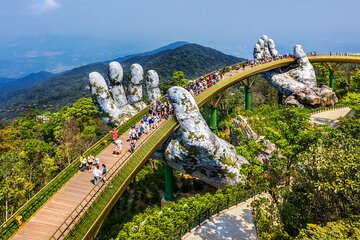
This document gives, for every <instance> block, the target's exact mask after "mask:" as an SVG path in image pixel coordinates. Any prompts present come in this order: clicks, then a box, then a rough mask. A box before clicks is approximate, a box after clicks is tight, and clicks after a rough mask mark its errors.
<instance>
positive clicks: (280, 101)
mask: <svg viewBox="0 0 360 240" xmlns="http://www.w3.org/2000/svg"><path fill="white" fill-rule="evenodd" d="M283 98H284V94H282V93H281V92H278V104H279V105H282V104H283Z"/></svg>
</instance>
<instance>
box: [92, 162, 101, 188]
mask: <svg viewBox="0 0 360 240" xmlns="http://www.w3.org/2000/svg"><path fill="white" fill-rule="evenodd" d="M101 174H102V171H101V170H100V167H99V165H97V166H96V168H94V171H93V177H94V180H93V182H94V185H96V184H98V182H99V181H100V176H101Z"/></svg>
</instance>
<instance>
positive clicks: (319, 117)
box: [310, 107, 353, 126]
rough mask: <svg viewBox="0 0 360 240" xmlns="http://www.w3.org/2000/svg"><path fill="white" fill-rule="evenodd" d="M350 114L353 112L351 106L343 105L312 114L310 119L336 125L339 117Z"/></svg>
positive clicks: (316, 122) (318, 122)
mask: <svg viewBox="0 0 360 240" xmlns="http://www.w3.org/2000/svg"><path fill="white" fill-rule="evenodd" d="M351 114H353V110H351V108H349V107H343V108H336V109H332V110H327V111H323V112H319V113H315V114H312V115H311V116H310V119H311V121H312V122H313V123H315V124H329V125H331V126H336V125H337V123H338V122H339V119H340V118H341V117H346V116H348V115H351Z"/></svg>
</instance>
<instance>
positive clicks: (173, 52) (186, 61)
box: [0, 44, 243, 118]
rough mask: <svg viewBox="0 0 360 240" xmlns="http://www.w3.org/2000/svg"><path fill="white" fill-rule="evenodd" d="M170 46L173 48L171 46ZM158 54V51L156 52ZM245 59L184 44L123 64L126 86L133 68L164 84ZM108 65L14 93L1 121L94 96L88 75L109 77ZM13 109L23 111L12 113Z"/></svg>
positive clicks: (81, 69) (79, 70) (4, 106)
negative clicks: (25, 110) (178, 76)
mask: <svg viewBox="0 0 360 240" xmlns="http://www.w3.org/2000/svg"><path fill="white" fill-rule="evenodd" d="M168 46H169V45H168ZM155 51H156V50H155ZM242 60H243V59H241V58H237V57H234V56H230V55H226V54H223V53H221V52H219V51H217V50H215V49H212V48H208V47H203V46H201V45H197V44H186V45H182V44H180V47H177V48H174V49H166V50H163V51H160V52H157V53H155V54H151V55H145V56H141V55H138V56H134V57H131V58H128V59H125V60H122V61H120V62H121V64H122V66H123V68H124V84H125V85H126V84H127V81H128V79H129V72H130V66H131V64H133V63H139V64H141V65H142V66H143V68H144V71H145V72H146V71H147V70H149V69H154V70H156V71H157V72H158V73H159V77H160V81H163V80H171V76H172V74H173V72H174V71H176V70H180V71H184V73H185V75H186V77H188V78H196V77H198V76H200V75H202V74H205V73H208V72H210V71H214V70H215V69H218V68H220V67H223V66H226V65H229V64H234V63H236V62H240V61H242ZM108 62H109V61H106V62H101V63H94V64H89V65H85V66H82V67H78V68H74V69H72V70H70V71H67V72H64V73H61V74H58V75H56V76H52V77H50V78H48V79H47V80H45V81H41V82H39V83H37V84H35V85H34V86H31V87H29V88H27V89H25V90H20V91H17V92H14V93H13V94H12V95H11V96H8V97H7V99H6V100H4V101H3V102H2V104H1V105H0V109H2V110H3V109H10V111H5V112H4V111H1V112H0V118H12V117H14V116H16V115H18V114H19V113H21V112H22V110H21V109H22V108H27V107H28V106H31V107H35V108H39V109H46V110H58V109H59V108H61V107H63V106H66V105H70V104H71V103H73V102H74V101H76V100H77V99H79V98H80V97H88V96H90V91H89V89H88V75H89V73H90V72H92V71H97V72H100V73H101V74H102V75H103V76H104V77H105V78H106V77H107V68H108ZM12 109H20V110H19V111H18V110H14V111H12Z"/></svg>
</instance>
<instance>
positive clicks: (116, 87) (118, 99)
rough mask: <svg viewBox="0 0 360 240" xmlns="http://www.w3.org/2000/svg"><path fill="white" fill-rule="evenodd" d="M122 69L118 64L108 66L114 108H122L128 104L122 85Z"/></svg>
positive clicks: (112, 63) (113, 63)
mask: <svg viewBox="0 0 360 240" xmlns="http://www.w3.org/2000/svg"><path fill="white" fill-rule="evenodd" d="M123 75H124V73H123V69H122V67H121V65H120V63H118V62H111V63H110V64H109V74H108V76H109V81H110V85H111V95H112V97H113V99H114V102H115V104H116V106H118V107H123V106H125V105H127V104H128V101H127V99H126V94H125V90H124V87H123V85H122V80H123Z"/></svg>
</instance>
